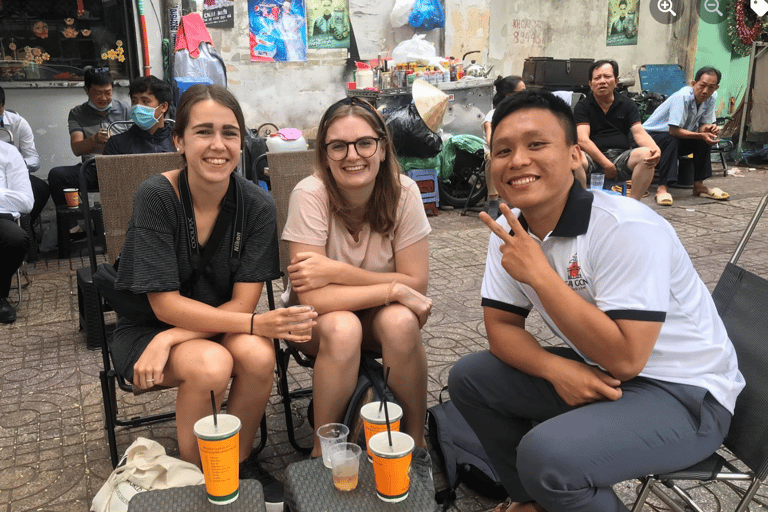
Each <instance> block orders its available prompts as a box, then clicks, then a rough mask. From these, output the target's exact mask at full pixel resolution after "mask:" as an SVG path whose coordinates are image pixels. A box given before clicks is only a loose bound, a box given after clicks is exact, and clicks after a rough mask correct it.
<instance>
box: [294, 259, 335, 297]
mask: <svg viewBox="0 0 768 512" xmlns="http://www.w3.org/2000/svg"><path fill="white" fill-rule="evenodd" d="M334 266H335V262H334V261H333V260H331V259H330V258H327V257H325V256H323V255H321V254H318V253H316V252H300V253H298V254H296V257H294V258H293V259H292V260H291V264H290V265H288V268H287V270H288V276H289V277H290V278H291V286H292V287H293V289H294V290H296V292H298V293H303V292H309V291H312V290H317V289H318V288H322V287H323V286H325V285H327V284H330V283H332V282H333V276H334V272H335V271H334Z"/></svg>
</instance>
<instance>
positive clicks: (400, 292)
mask: <svg viewBox="0 0 768 512" xmlns="http://www.w3.org/2000/svg"><path fill="white" fill-rule="evenodd" d="M389 298H390V301H391V302H399V303H400V304H402V305H403V306H405V307H407V308H408V309H410V310H411V311H413V313H414V314H415V315H416V316H417V317H418V319H419V329H421V328H422V327H424V324H425V323H427V318H429V314H430V313H431V312H432V299H430V298H429V297H426V296H424V295H422V294H420V293H419V292H417V291H416V290H414V289H413V288H411V287H410V286H407V285H404V284H402V283H395V286H394V287H393V288H392V291H391V292H390V296H389Z"/></svg>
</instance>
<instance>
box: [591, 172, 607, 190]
mask: <svg viewBox="0 0 768 512" xmlns="http://www.w3.org/2000/svg"><path fill="white" fill-rule="evenodd" d="M603 183H605V174H603V173H601V172H593V173H592V174H590V175H589V188H590V189H591V190H603Z"/></svg>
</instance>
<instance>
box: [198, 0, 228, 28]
mask: <svg viewBox="0 0 768 512" xmlns="http://www.w3.org/2000/svg"><path fill="white" fill-rule="evenodd" d="M203 21H204V22H205V26H206V27H208V28H234V26H235V2H234V0H204V1H203Z"/></svg>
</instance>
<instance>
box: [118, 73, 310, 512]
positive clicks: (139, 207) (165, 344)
mask: <svg viewBox="0 0 768 512" xmlns="http://www.w3.org/2000/svg"><path fill="white" fill-rule="evenodd" d="M244 133H245V123H244V120H243V114H242V111H241V109H240V106H239V105H238V103H237V100H236V99H235V97H234V96H233V95H232V94H231V93H230V92H228V91H227V90H226V89H224V88H222V87H220V86H205V85H198V86H195V87H192V88H190V89H189V90H188V91H187V92H186V93H185V94H184V97H183V98H182V101H181V105H180V106H179V110H178V114H177V118H176V125H175V128H174V134H173V138H174V142H175V144H176V147H177V148H178V151H179V153H180V154H181V155H182V156H183V157H184V160H185V161H186V167H185V168H184V169H180V170H174V171H169V172H165V173H162V174H158V175H155V176H153V177H152V178H150V179H149V180H147V181H145V182H144V183H143V184H142V185H140V186H139V188H138V190H137V192H136V197H135V200H134V213H133V216H132V218H131V221H130V223H129V226H128V232H127V234H126V241H125V246H124V247H123V250H122V254H121V260H120V267H119V271H118V280H117V288H121V289H128V290H130V291H132V292H134V293H146V294H147V298H148V299H149V303H150V305H151V306H152V309H153V311H154V313H155V315H156V316H157V318H158V321H157V322H144V323H141V322H136V321H131V320H129V319H126V318H122V317H121V318H119V319H118V326H117V328H116V330H115V336H114V339H113V341H112V345H111V348H112V351H113V356H114V359H115V365H116V367H117V369H118V371H119V372H121V373H122V374H123V375H124V376H125V377H127V378H129V379H130V380H131V381H132V382H133V383H134V385H136V386H138V387H139V388H145V389H146V388H151V387H153V386H157V385H162V386H171V387H178V388H179V391H178V398H177V402H176V424H177V435H178V442H179V453H180V456H181V458H182V459H184V460H187V461H190V462H193V463H197V464H199V463H200V456H199V452H198V448H197V442H196V439H195V435H194V433H193V429H192V427H193V425H194V423H195V422H196V421H197V420H198V419H200V418H202V417H204V416H206V415H209V414H210V413H211V401H210V391H211V390H213V391H214V393H215V396H216V402H217V403H219V404H220V403H221V401H222V400H223V398H224V393H225V391H226V389H227V385H228V384H229V381H230V378H231V379H232V385H231V388H230V392H229V396H228V403H227V412H228V413H229V414H233V415H235V416H237V417H238V418H240V421H241V422H242V429H241V430H240V461H241V462H243V463H241V469H240V471H241V473H240V478H249V477H250V478H257V479H259V480H260V481H262V484H264V487H265V494H266V495H267V501H268V502H272V503H276V502H282V486H281V485H280V484H279V482H276V481H274V480H273V479H272V478H271V477H269V475H267V474H266V473H265V472H263V470H261V468H260V467H259V466H258V465H257V464H256V462H255V460H252V459H251V458H250V457H249V456H250V452H251V448H252V445H253V441H254V438H255V435H256V431H257V429H258V426H259V423H260V420H261V417H262V415H263V414H264V409H265V407H266V404H267V400H268V398H269V394H270V390H271V388H272V379H273V371H274V364H275V363H274V358H275V355H274V348H273V344H272V341H271V338H283V339H287V340H292V341H297V342H298V341H308V340H309V339H310V336H309V335H304V336H299V335H297V334H295V333H296V332H301V331H302V330H303V331H304V332H306V331H308V330H309V329H310V328H311V327H312V326H314V324H315V322H314V318H315V316H316V313H314V312H313V311H311V309H310V308H308V307H299V306H297V307H293V308H283V309H278V310H275V311H268V312H266V313H260V314H255V313H253V312H254V311H255V309H256V305H257V303H258V300H259V297H260V296H261V292H262V286H263V281H265V280H268V279H274V278H276V277H278V276H279V263H278V253H277V224H276V220H275V219H276V214H275V205H274V202H273V201H272V199H271V197H270V196H269V195H268V194H267V193H266V192H264V191H263V190H262V189H260V188H259V187H258V186H256V185H255V184H253V183H251V182H249V181H247V180H245V179H243V178H241V177H240V176H237V175H233V171H234V169H235V167H236V165H237V162H238V159H239V156H240V148H241V147H242V143H243V137H244ZM184 177H186V181H187V183H188V184H185V182H184V179H183V178H184ZM231 180H232V184H231V185H230V181H231ZM235 182H237V184H236V188H239V190H240V191H241V192H242V194H241V198H242V207H243V215H244V219H243V226H244V227H243V230H242V240H240V244H241V248H242V252H241V257H240V264H239V266H237V267H236V269H234V270H233V268H232V266H231V265H230V256H231V254H230V252H231V248H232V247H233V244H232V232H233V231H234V229H235V228H234V226H232V224H234V223H232V222H230V223H229V224H230V225H229V226H227V228H226V229H227V232H226V234H225V235H224V237H223V238H222V239H221V242H220V243H219V244H218V245H217V246H216V250H215V252H214V255H213V257H212V259H211V260H210V262H209V263H208V264H207V265H205V267H204V268H203V269H202V270H201V271H200V272H201V275H200V277H199V278H198V279H197V280H196V281H195V282H194V285H192V286H190V285H189V276H190V275H192V274H193V270H192V265H191V263H190V261H191V259H192V258H191V256H190V254H191V253H192V249H191V248H190V247H193V246H194V244H198V245H199V248H200V252H202V253H203V254H204V247H205V246H206V244H207V243H208V242H209V240H210V239H211V237H212V233H213V231H214V225H215V223H216V219H217V217H218V216H219V214H220V212H222V205H223V204H224V200H225V197H226V196H227V193H228V189H229V187H230V186H233V187H235ZM187 188H188V190H189V193H190V196H191V203H192V208H191V209H192V210H193V211H194V213H193V215H192V216H191V218H190V221H191V222H189V221H187V218H186V217H185V213H184V207H183V206H182V202H181V201H180V199H181V198H182V196H181V195H180V190H186V189H187ZM189 209H190V208H188V209H187V211H189ZM192 218H193V219H194V220H193V221H192ZM190 223H192V224H194V226H193V228H194V231H193V232H196V240H195V241H194V243H190V242H189V238H190V235H188V233H189V231H188V227H187V226H188V224H190ZM213 243H215V242H213ZM297 322H298V325H297V324H296V323H297ZM291 330H292V331H293V334H292V333H291ZM253 459H255V457H254V458H253ZM270 487H271V488H270ZM275 488H277V489H276V490H275ZM273 490H275V492H271V491H273ZM277 491H279V493H278V492H277ZM270 494H272V495H270ZM277 494H279V496H277ZM281 510H282V509H281Z"/></svg>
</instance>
